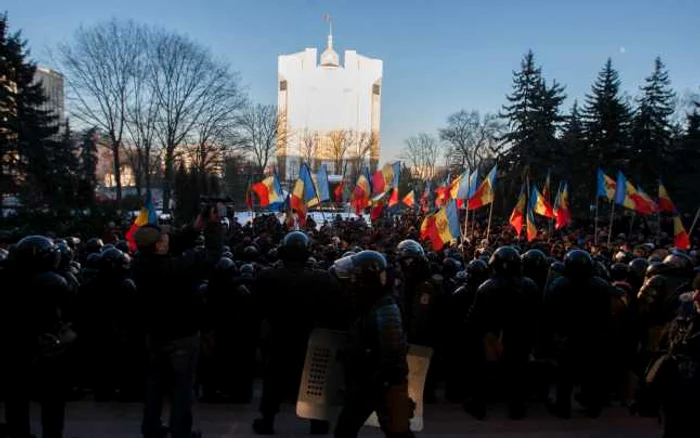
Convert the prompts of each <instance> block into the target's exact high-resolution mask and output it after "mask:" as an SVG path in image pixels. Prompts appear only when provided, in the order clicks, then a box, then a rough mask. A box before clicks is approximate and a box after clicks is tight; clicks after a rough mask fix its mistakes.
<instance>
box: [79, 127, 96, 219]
mask: <svg viewBox="0 0 700 438" xmlns="http://www.w3.org/2000/svg"><path fill="white" fill-rule="evenodd" d="M98 135H99V134H98V131H97V128H91V129H88V130H87V131H85V132H84V133H83V136H82V141H81V143H80V155H79V157H80V167H79V169H80V171H79V183H78V200H79V202H80V204H81V205H83V206H91V205H92V204H93V203H94V201H95V189H96V187H97V177H96V176H95V171H96V169H97V138H98V137H97V136H98Z"/></svg>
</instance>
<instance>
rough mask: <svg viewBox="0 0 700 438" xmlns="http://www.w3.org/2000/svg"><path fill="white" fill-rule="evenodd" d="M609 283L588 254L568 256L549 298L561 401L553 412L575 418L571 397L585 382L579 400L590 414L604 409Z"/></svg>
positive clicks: (548, 313)
mask: <svg viewBox="0 0 700 438" xmlns="http://www.w3.org/2000/svg"><path fill="white" fill-rule="evenodd" d="M610 303H611V294H610V285H609V284H607V283H606V282H605V281H604V280H602V279H601V278H598V277H595V276H594V262H593V259H592V258H591V256H590V254H588V253H587V252H585V251H582V250H572V251H569V253H567V255H566V256H565V258H564V275H563V276H562V277H560V278H558V279H557V280H555V281H554V283H553V284H552V286H551V287H550V289H549V290H548V291H547V293H546V295H545V307H544V318H543V319H544V323H545V330H544V333H546V335H547V336H548V338H550V340H551V341H553V342H554V348H555V350H556V353H555V354H556V358H557V365H558V370H557V376H556V380H557V398H556V402H555V403H554V404H553V405H550V406H549V408H550V411H551V412H552V413H553V414H554V415H556V416H558V417H562V418H568V417H569V416H570V415H571V394H572V391H573V385H574V383H575V381H576V380H577V379H578V380H580V382H581V396H580V398H579V402H580V403H581V404H582V405H583V406H584V407H585V408H586V411H587V413H588V415H589V416H591V417H597V416H598V415H600V412H601V410H602V403H603V399H604V395H605V394H604V390H605V387H606V383H607V382H606V379H605V373H604V370H605V360H606V357H607V352H608V348H609V345H608V337H609V327H610V318H611V316H610V313H611V310H610V309H611V304H610Z"/></svg>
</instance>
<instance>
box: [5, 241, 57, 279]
mask: <svg viewBox="0 0 700 438" xmlns="http://www.w3.org/2000/svg"><path fill="white" fill-rule="evenodd" d="M13 252H14V259H15V261H16V263H17V265H18V266H20V267H22V268H25V269H31V270H33V271H37V272H46V271H53V270H55V269H56V268H58V265H59V263H60V262H61V253H60V252H59V250H58V248H56V245H54V243H53V240H51V239H49V238H48V237H44V236H27V237H25V238H24V239H22V240H20V241H19V242H18V243H17V247H16V248H15V250H14V251H13Z"/></svg>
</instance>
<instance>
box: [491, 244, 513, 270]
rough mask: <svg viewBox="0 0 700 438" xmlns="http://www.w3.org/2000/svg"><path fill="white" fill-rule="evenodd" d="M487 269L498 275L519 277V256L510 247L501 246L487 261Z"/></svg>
mask: <svg viewBox="0 0 700 438" xmlns="http://www.w3.org/2000/svg"><path fill="white" fill-rule="evenodd" d="M489 268H491V270H492V271H493V272H494V273H495V274H499V275H506V276H511V277H513V276H517V275H520V254H518V251H516V249H515V248H513V247H512V246H502V247H500V248H498V249H497V250H496V252H494V253H493V255H492V256H491V258H490V259H489Z"/></svg>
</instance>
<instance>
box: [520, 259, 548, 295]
mask: <svg viewBox="0 0 700 438" xmlns="http://www.w3.org/2000/svg"><path fill="white" fill-rule="evenodd" d="M521 260H522V265H523V275H524V276H525V277H527V278H529V279H531V280H532V281H534V282H535V284H537V287H538V288H539V289H540V292H544V286H545V283H546V282H547V273H548V272H547V256H546V255H545V254H544V253H543V252H542V251H540V250H539V249H531V250H529V251H527V252H526V253H525V254H523V255H522V256H521Z"/></svg>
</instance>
